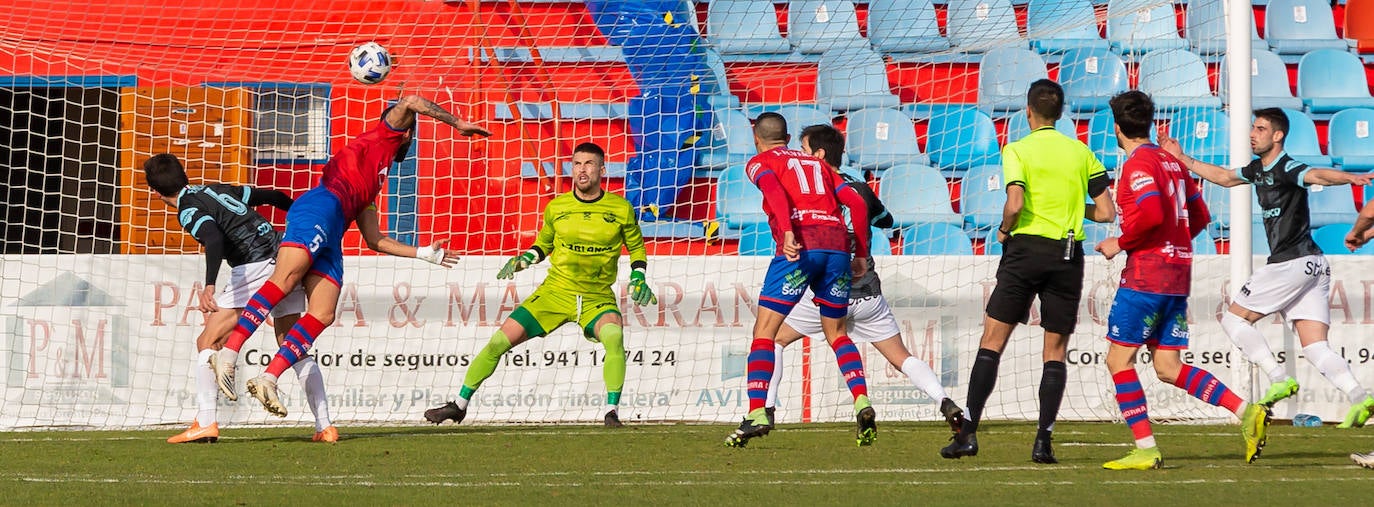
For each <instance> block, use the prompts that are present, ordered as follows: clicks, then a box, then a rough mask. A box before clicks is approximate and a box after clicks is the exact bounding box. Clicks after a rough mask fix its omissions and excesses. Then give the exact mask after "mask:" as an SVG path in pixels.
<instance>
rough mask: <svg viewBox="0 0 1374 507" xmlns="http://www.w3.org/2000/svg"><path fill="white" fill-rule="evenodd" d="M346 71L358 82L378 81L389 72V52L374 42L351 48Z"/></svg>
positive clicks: (373, 82) (374, 82)
mask: <svg viewBox="0 0 1374 507" xmlns="http://www.w3.org/2000/svg"><path fill="white" fill-rule="evenodd" d="M348 72H349V73H350V74H353V79H357V80H358V82H359V83H362V84H377V83H380V82H382V80H383V79H386V75H387V74H390V73H391V54H390V53H388V52H387V51H386V48H384V47H382V45H381V44H378V43H376V42H369V43H367V44H363V45H361V46H358V47H356V48H353V51H350V52H349V53H348Z"/></svg>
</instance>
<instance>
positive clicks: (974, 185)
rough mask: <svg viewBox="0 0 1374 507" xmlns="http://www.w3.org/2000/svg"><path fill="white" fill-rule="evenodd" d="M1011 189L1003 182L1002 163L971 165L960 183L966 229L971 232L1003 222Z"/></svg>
mask: <svg viewBox="0 0 1374 507" xmlns="http://www.w3.org/2000/svg"><path fill="white" fill-rule="evenodd" d="M1006 202H1007V191H1006V189H1005V188H1004V187H1003V185H1002V166H1000V165H981V166H978V167H974V168H972V169H969V171H968V173H967V174H965V175H964V179H963V183H962V184H961V185H959V211H960V212H962V213H963V215H964V229H966V230H968V231H969V232H970V233H971V234H977V233H980V232H986V231H987V230H989V229H996V228H997V226H998V225H1000V224H1001V223H1002V208H1003V205H1004V204H1006Z"/></svg>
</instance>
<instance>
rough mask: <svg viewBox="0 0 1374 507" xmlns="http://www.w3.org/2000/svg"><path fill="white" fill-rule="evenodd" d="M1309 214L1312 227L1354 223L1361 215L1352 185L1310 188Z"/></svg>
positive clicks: (1315, 186) (1308, 192)
mask: <svg viewBox="0 0 1374 507" xmlns="http://www.w3.org/2000/svg"><path fill="white" fill-rule="evenodd" d="M1307 212H1308V216H1309V217H1311V220H1312V227H1321V226H1324V225H1331V224H1348V223H1354V222H1355V218H1356V217H1357V216H1358V215H1359V214H1360V212H1359V210H1357V209H1355V194H1354V190H1352V189H1351V188H1350V185H1332V186H1329V187H1326V186H1322V185H1312V186H1311V187H1308V190H1307Z"/></svg>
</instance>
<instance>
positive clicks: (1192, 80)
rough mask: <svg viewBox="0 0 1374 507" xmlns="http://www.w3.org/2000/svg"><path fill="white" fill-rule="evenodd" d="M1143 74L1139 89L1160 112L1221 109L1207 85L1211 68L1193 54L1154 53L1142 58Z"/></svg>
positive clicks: (1172, 51) (1168, 51)
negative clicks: (1148, 96)
mask: <svg viewBox="0 0 1374 507" xmlns="http://www.w3.org/2000/svg"><path fill="white" fill-rule="evenodd" d="M1139 71H1140V84H1139V86H1138V88H1139V89H1140V91H1142V92H1145V93H1148V94H1150V97H1151V98H1153V99H1154V102H1155V111H1157V112H1170V111H1178V110H1180V109H1191V108H1212V109H1215V108H1220V107H1221V99H1220V98H1218V97H1217V96H1215V95H1212V87H1211V86H1210V85H1208V84H1207V65H1206V64H1204V63H1202V59H1201V58H1199V57H1198V55H1197V54H1195V53H1193V52H1191V51H1187V50H1183V49H1161V50H1158V51H1151V52H1149V53H1146V54H1145V56H1144V57H1143V58H1141V60H1140V69H1139Z"/></svg>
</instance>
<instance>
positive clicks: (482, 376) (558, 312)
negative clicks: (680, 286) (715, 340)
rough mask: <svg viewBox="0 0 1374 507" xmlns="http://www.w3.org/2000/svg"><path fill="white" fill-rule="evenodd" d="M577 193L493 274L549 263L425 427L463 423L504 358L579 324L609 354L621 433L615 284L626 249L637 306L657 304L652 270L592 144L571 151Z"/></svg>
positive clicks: (561, 201)
mask: <svg viewBox="0 0 1374 507" xmlns="http://www.w3.org/2000/svg"><path fill="white" fill-rule="evenodd" d="M572 161H573V168H572V177H573V191H572V192H568V193H566V194H563V195H560V196H558V197H555V198H554V199H553V201H550V202H549V204H548V206H546V207H545V208H544V225H543V226H542V227H540V229H539V236H538V237H537V238H536V239H535V242H534V246H532V247H530V249H529V250H526V251H525V252H524V253H522V254H520V255H518V256H516V257H513V258H511V259H510V260H509V261H506V265H505V266H504V267H502V268H501V271H500V272H499V273H497V274H496V278H497V279H500V280H507V279H511V278H513V277H514V276H515V273H516V272H518V271H521V270H524V269H525V268H528V267H530V266H531V265H533V264H535V263H538V262H539V261H541V260H544V259H545V258H548V259H549V264H550V266H549V274H548V277H546V278H545V279H544V283H542V284H540V285H539V288H538V289H535V291H534V293H533V294H530V296H529V297H527V298H525V300H524V301H522V302H521V304H520V306H519V307H517V308H516V309H515V311H513V312H511V314H510V317H508V318H506V321H505V322H504V323H502V324H501V329H499V330H497V331H496V334H493V335H492V336H491V341H488V342H487V345H486V346H485V347H482V351H481V352H478V353H477V357H476V358H474V359H473V361H472V365H471V366H469V367H468V371H467V375H466V376H464V378H463V389H462V391H460V392H459V393H458V396H459V398H458V400H456V401H450V402H448V403H446V404H444V406H442V407H438V408H432V409H429V410H426V411H425V419H426V420H428V421H429V422H432V423H434V424H439V423H442V422H444V421H447V420H449V419H452V420H453V421H454V422H455V423H460V422H463V417H465V416H466V415H467V409H468V400H470V399H472V394H473V393H474V392H476V391H477V388H478V387H480V386H481V385H482V382H483V381H485V380H486V379H487V377H490V376H491V374H492V373H493V372H495V371H496V364H497V362H498V361H500V359H501V355H502V354H505V353H506V351H508V350H510V349H511V348H513V347H515V346H516V345H519V344H521V343H524V342H525V341H526V340H529V339H530V338H538V337H541V336H544V335H547V334H549V333H551V332H553V330H555V329H558V327H559V326H561V325H563V324H564V323H566V322H576V323H577V325H578V327H580V328H581V329H582V334H583V336H585V337H586V338H587V339H588V340H591V341H594V342H599V343H601V345H602V346H604V347H606V360H605V362H604V368H605V369H604V371H603V375H604V378H605V381H606V404H607V405H608V406H610V411H608V412H606V419H605V423H606V426H607V427H613V428H614V427H620V426H622V424H621V422H620V415H619V414H618V413H617V412H616V407H617V405H619V404H620V391H621V389H622V388H623V387H624V386H625V340H624V336H625V334H624V330H623V328H622V326H623V324H622V322H623V321H622V319H621V316H620V309H619V308H618V307H617V306H616V297H615V293H613V292H611V284H613V283H615V278H616V272H617V271H618V265H619V260H620V249H621V246H622V245H624V247H625V248H626V249H627V250H629V252H630V268H631V269H632V270H633V271H632V272H631V273H630V287H629V291H630V298H631V299H632V300H634V302H635V304H638V305H641V306H642V305H646V304H649V303H657V302H658V298H656V297H654V294H653V292H652V291H650V290H649V284H648V283H646V282H645V281H644V269H645V267H647V266H648V261H647V258H646V257H645V255H644V237H643V236H642V235H641V234H640V230H639V222H637V221H636V218H635V213H634V210H633V208H632V207H631V206H630V202H629V201H627V200H625V198H624V197H621V196H618V195H615V194H612V193H609V192H606V191H605V190H604V189H602V188H601V177H602V176H604V175H605V173H606V152H605V151H604V150H602V149H601V147H600V146H597V145H596V144H593V143H582V144H579V145H578V146H577V148H576V149H574V150H573V159H572Z"/></svg>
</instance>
